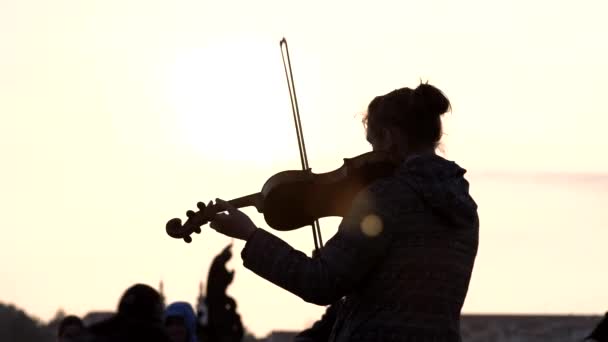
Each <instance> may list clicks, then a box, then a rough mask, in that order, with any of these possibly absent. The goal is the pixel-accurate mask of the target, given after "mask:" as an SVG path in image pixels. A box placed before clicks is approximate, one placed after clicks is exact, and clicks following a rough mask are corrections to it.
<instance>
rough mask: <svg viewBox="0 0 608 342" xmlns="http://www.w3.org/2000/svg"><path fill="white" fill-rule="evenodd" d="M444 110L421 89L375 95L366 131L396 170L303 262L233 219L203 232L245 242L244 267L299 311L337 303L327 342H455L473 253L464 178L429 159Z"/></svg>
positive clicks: (220, 218) (235, 214) (471, 206)
mask: <svg viewBox="0 0 608 342" xmlns="http://www.w3.org/2000/svg"><path fill="white" fill-rule="evenodd" d="M448 110H450V102H449V101H448V99H447V98H446V97H445V96H444V95H443V93H442V92H441V91H440V90H438V89H437V88H435V87H433V86H431V85H429V84H420V85H419V86H418V87H417V88H416V89H410V88H402V89H397V90H394V91H392V92H390V93H388V94H385V95H382V96H378V97H376V98H374V99H373V101H371V103H370V104H369V106H368V110H367V114H366V117H365V119H364V124H365V126H366V130H367V140H368V141H369V142H370V143H371V145H372V146H373V149H374V150H382V151H388V152H390V153H391V154H392V155H393V156H394V157H395V158H396V159H398V160H400V165H399V166H398V167H397V169H396V170H395V172H394V174H393V175H392V176H390V177H387V178H383V179H378V180H376V181H374V182H373V183H372V184H371V185H370V186H368V187H367V188H366V189H364V190H363V191H361V192H360V193H359V194H358V195H357V196H356V198H355V200H354V201H353V203H352V207H351V209H350V213H349V214H348V215H346V216H345V217H344V218H343V220H342V222H341V223H340V226H339V229H338V232H337V233H336V235H335V236H333V237H332V238H331V239H330V240H329V241H328V243H327V244H326V245H325V247H323V248H322V249H321V253H320V256H319V257H317V258H309V257H308V256H306V255H305V254H304V253H302V252H300V251H297V250H294V249H293V248H292V247H290V246H289V245H288V244H287V243H285V242H284V241H282V240H281V239H279V238H277V237H276V236H274V235H272V234H271V233H270V232H268V231H266V230H264V229H261V228H257V227H256V225H255V224H254V223H253V222H252V221H251V220H250V219H249V217H247V216H246V215H245V214H244V213H242V212H241V211H239V210H237V209H235V208H234V207H232V206H231V205H230V204H229V203H227V202H225V201H223V200H221V199H217V201H216V204H215V205H214V206H215V208H209V209H208V210H217V211H225V212H227V213H219V214H216V216H215V217H214V218H213V220H212V222H211V227H212V228H213V229H215V230H217V231H218V232H221V233H223V234H225V235H228V236H231V237H234V238H238V239H242V240H246V241H247V243H246V245H245V247H244V249H243V250H242V252H241V256H242V259H243V262H244V265H245V266H246V267H247V268H249V269H250V270H252V271H253V272H255V273H257V274H258V275H259V276H261V277H263V278H265V279H267V280H269V281H271V282H272V283H274V284H276V285H278V286H281V287H282V288H284V289H286V290H288V291H290V292H292V293H294V294H295V295H297V296H299V297H301V298H302V299H304V300H305V301H307V302H310V303H315V304H319V305H328V304H331V303H334V302H336V301H337V300H339V299H340V298H342V297H344V300H343V302H342V304H341V305H340V308H339V311H338V312H337V314H336V318H335V323H334V325H333V328H332V332H331V334H330V338H329V340H330V341H362V340H365V341H446V342H447V341H460V340H461V337H460V326H459V322H460V311H461V308H462V305H463V302H464V299H465V297H466V294H467V291H468V286H469V281H470V278H471V272H472V269H473V264H474V261H475V257H476V254H477V247H478V232H479V230H478V229H479V220H478V215H477V205H476V204H475V202H474V200H473V199H472V198H471V196H470V195H469V183H468V182H467V181H466V180H465V178H464V174H465V172H466V171H465V170H464V169H463V168H461V167H460V166H458V165H457V164H456V163H454V162H452V161H448V160H446V159H444V158H443V157H441V156H438V155H437V154H435V150H436V149H437V146H438V144H439V141H440V138H441V136H442V123H441V116H442V115H443V114H444V113H446V112H447V111H448Z"/></svg>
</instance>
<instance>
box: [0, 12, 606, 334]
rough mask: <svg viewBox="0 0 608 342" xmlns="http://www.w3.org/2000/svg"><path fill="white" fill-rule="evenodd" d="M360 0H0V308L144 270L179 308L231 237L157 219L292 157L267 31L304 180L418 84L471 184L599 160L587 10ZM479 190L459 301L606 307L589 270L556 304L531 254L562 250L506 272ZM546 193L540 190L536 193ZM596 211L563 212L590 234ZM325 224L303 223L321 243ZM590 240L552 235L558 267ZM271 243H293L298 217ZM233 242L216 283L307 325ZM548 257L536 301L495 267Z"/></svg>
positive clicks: (602, 48)
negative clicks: (434, 100)
mask: <svg viewBox="0 0 608 342" xmlns="http://www.w3.org/2000/svg"><path fill="white" fill-rule="evenodd" d="M361 3H362V2H355V1H340V2H338V1H333V2H329V1H298V2H295V1H275V2H269V1H221V2H220V1H217V2H215V3H214V2H209V1H201V0H196V1H194V0H193V1H151V0H145V1H144V0H142V1H137V0H103V1H101V0H98V1H79V0H72V1H68V0H55V1H43V0H19V1H9V0H0V156H1V158H2V167H1V169H0V170H1V171H0V208H1V209H0V210H1V215H0V217H1V218H2V220H3V222H2V233H3V234H2V236H3V237H2V239H1V242H0V260H1V261H0V276H1V281H0V301H4V302H11V303H16V304H17V305H19V306H20V307H23V308H24V309H26V310H27V311H28V312H30V313H32V314H34V315H36V316H38V317H41V318H43V319H48V318H50V317H51V316H52V315H53V314H54V312H55V311H56V310H57V309H58V308H59V307H63V308H64V309H65V310H66V311H68V312H70V313H76V314H84V313H86V312H87V311H89V310H93V309H99V310H110V309H114V308H115V307H116V303H117V300H118V297H119V296H120V294H121V292H122V291H123V290H124V289H125V288H127V287H128V286H129V285H131V284H132V283H134V282H145V283H149V284H151V285H155V286H156V284H157V283H158V281H159V280H160V279H161V278H162V279H164V281H165V288H166V294H167V297H168V300H170V301H172V300H189V301H191V302H192V301H194V299H195V296H196V294H197V287H198V281H199V279H201V278H206V272H207V270H208V267H209V263H210V261H211V258H212V256H213V255H215V254H216V253H217V252H219V251H220V250H221V249H222V248H223V247H224V246H225V245H226V244H227V243H229V240H228V239H227V238H224V237H222V236H219V235H218V234H217V233H215V232H212V231H209V230H205V231H204V233H203V234H202V235H201V236H197V237H195V241H194V242H193V243H192V244H190V245H186V244H183V243H180V242H179V241H176V240H173V239H171V238H169V237H168V236H167V235H166V234H165V232H164V226H165V222H166V221H167V220H168V219H170V218H172V217H178V216H179V217H182V218H183V217H184V216H185V211H186V210H188V209H194V205H195V203H196V202H197V201H199V200H202V201H207V200H210V199H214V198H216V197H222V198H225V199H229V198H234V197H239V196H242V195H246V194H250V193H253V192H257V191H259V190H260V189H261V187H262V185H263V183H264V181H265V180H266V179H267V178H268V177H269V176H271V175H272V174H274V173H276V172H278V171H282V170H285V169H298V168H299V167H300V164H299V158H298V152H297V144H296V138H295V134H294V125H293V121H292V117H291V111H290V107H289V98H288V92H287V88H286V82H285V78H284V74H283V69H282V68H283V66H282V64H281V56H280V49H279V40H280V39H281V38H282V37H283V36H285V37H286V38H287V40H288V42H289V47H290V52H291V57H292V66H293V68H294V75H295V82H296V90H297V93H298V100H299V103H300V110H301V115H302V120H303V125H304V135H305V138H306V144H307V148H308V154H309V159H310V164H311V166H312V167H313V170H314V171H316V172H325V171H330V170H333V169H335V168H336V167H338V166H340V165H341V160H342V159H341V158H344V157H353V156H356V155H358V154H360V153H363V152H366V151H368V150H369V146H368V145H367V143H366V142H365V139H364V135H363V128H362V125H361V117H360V116H359V113H361V111H362V110H364V108H365V107H366V105H367V103H368V102H369V101H370V100H371V99H372V98H373V97H374V96H376V95H379V94H383V93H386V92H388V91H390V90H393V89H395V88H400V87H403V86H410V87H415V86H416V85H417V83H418V81H419V80H420V79H423V80H429V81H430V83H432V84H434V85H436V86H438V87H439V88H440V89H442V90H443V91H444V92H445V93H446V94H447V95H448V97H449V98H450V99H451V101H452V103H453V108H454V111H453V114H451V115H449V116H448V117H447V119H446V133H447V134H448V136H446V137H445V139H444V142H445V146H444V147H445V153H446V156H447V157H448V158H449V159H452V160H456V161H457V162H458V163H459V164H461V165H463V166H464V167H465V168H467V169H469V170H470V171H471V174H472V175H475V174H482V173H484V172H493V173H495V172H500V173H506V174H512V173H515V172H516V173H528V172H552V173H563V172H577V173H600V174H601V173H606V172H608V158H605V157H604V156H605V154H606V153H605V151H606V149H608V142H607V140H606V139H603V135H604V132H605V130H606V128H605V127H606V126H607V125H608V119H607V117H608V115H607V114H608V113H607V112H606V105H605V100H604V99H605V96H602V95H603V93H604V92H605V91H606V80H607V79H608V63H606V61H607V60H608V44H607V43H606V36H607V33H608V22H606V20H605V15H606V13H608V4H607V3H606V2H605V1H574V0H572V1H556V0H551V1H549V0H543V1H541V0H539V1H524V0H521V1H519V0H518V1H502V2H496V1H494V2H491V1H481V0H479V1H472V0H470V1H394V2H389V1H373V2H371V1H368V2H366V5H362V4H361ZM480 182H481V181H480ZM480 184H481V183H480ZM484 184H488V183H487V182H486V183H484ZM472 186H473V189H475V183H474V182H472ZM499 187H500V186H499ZM488 189H489V188H486V189H483V188H480V187H478V188H477V190H476V191H477V193H478V194H479V198H480V199H483V201H481V203H480V204H483V205H484V206H485V208H488V209H487V211H486V212H485V214H486V216H483V215H482V231H483V233H482V247H481V248H480V257H479V259H478V267H477V268H476V271H475V274H474V277H473V282H472V287H471V292H470V294H469V297H468V299H467V303H466V304H465V311H468V312H586V313H597V312H603V311H605V309H606V306H607V305H608V296H607V295H606V294H605V288H606V285H608V278H607V277H606V276H602V277H603V278H601V279H589V278H587V279H586V280H585V282H586V284H587V285H581V286H587V287H584V288H581V291H580V292H584V295H583V296H576V295H575V294H573V293H570V295H566V296H562V297H560V295H559V294H560V293H564V292H566V291H571V289H572V288H573V287H576V286H577V284H575V283H572V282H559V281H555V279H558V278H559V277H561V276H562V275H563V272H564V270H563V269H560V268H559V267H556V266H555V264H552V260H553V259H551V258H546V257H547V256H548V255H555V256H556V257H557V256H559V255H562V254H563V253H562V254H560V250H562V249H560V248H561V247H560V248H557V247H556V245H555V244H553V243H545V242H546V241H542V240H538V241H537V240H534V239H532V240H530V239H528V240H526V241H527V243H528V245H525V246H527V247H528V248H526V247H522V248H521V249H520V251H521V254H519V256H518V258H516V260H517V261H514V262H517V267H515V268H513V269H510V268H509V267H510V266H512V264H510V263H509V262H507V261H506V260H505V259H504V258H505V257H504V252H505V248H506V247H505V245H504V242H505V241H507V240H505V235H504V234H505V232H504V231H501V232H500V233H499V232H498V231H497V229H496V228H493V227H492V225H490V224H488V223H492V222H497V224H498V223H499V222H500V221H501V219H500V216H501V215H503V212H502V211H501V208H499V207H497V204H496V203H498V202H496V201H493V200H492V199H493V198H498V197H499V196H498V194H497V193H490V190H488ZM510 189H513V188H510ZM521 189H522V192H524V193H525V192H526V191H527V190H526V189H528V188H525V187H522V188H521ZM547 189H548V190H547ZM547 189H545V190H547V191H548V192H546V193H545V192H542V193H536V194H535V195H536V196H537V197H538V201H540V202H544V201H545V200H549V199H551V192H550V188H547ZM606 190H608V189H606V187H605V186H604V187H602V188H597V189H595V192H592V193H591V194H592V195H593V194H594V195H597V196H599V195H598V192H600V195H601V194H605V193H606ZM493 196H494V197H493ZM484 201H485V202H484ZM503 201H504V200H503ZM478 202H479V200H478ZM499 202H500V201H499ZM500 203H503V202H500ZM595 205H596V207H593V208H596V209H589V210H588V212H584V213H583V212H582V211H579V212H576V211H574V212H572V211H571V209H572V208H567V210H568V211H569V213H571V214H573V215H576V214H577V213H578V214H580V215H583V214H584V215H587V216H588V215H591V216H592V217H593V219H594V220H595V221H594V222H595V224H596V226H604V227H605V225H606V222H607V221H608V218H607V217H606V215H605V214H604V213H603V210H602V209H601V208H600V207H599V206H597V203H595ZM588 208H589V207H588ZM520 209H521V210H523V211H525V210H526V208H520ZM565 210H566V209H565ZM600 211H601V213H600ZM246 212H248V213H250V214H252V217H253V218H254V219H255V220H256V222H258V224H259V225H261V226H264V222H263V219H262V218H261V216H259V215H258V214H256V213H255V211H254V210H251V209H246ZM528 212H529V210H528ZM482 214H483V212H482ZM530 215H532V214H530ZM484 218H486V220H485V221H484ZM524 220H525V219H524ZM574 222H576V221H574ZM337 223H338V221H336V220H335V219H328V220H324V221H322V223H321V225H322V227H324V228H325V229H324V232H325V233H324V237H325V239H327V238H329V237H330V236H331V235H332V234H333V233H334V232H335V226H336V225H337ZM484 223H486V225H485V226H484ZM568 228H569V227H567V226H564V227H563V229H564V231H565V230H566V229H568ZM493 229H494V230H493ZM506 229H508V227H507V228H506ZM562 233H563V232H562ZM484 234H485V235H484ZM501 234H502V235H501ZM599 234H601V235H599V237H598V238H595V239H594V238H592V237H591V238H590V237H587V238H588V239H589V240H592V241H580V245H574V246H568V248H569V249H568V251H569V252H570V253H571V254H569V255H568V260H570V262H571V265H570V266H571V268H572V269H573V270H576V269H578V270H581V266H580V265H582V264H586V263H588V262H589V260H598V259H599V260H601V258H602V255H601V253H600V252H599V251H600V250H601V249H602V248H603V246H604V245H605V241H606V240H605V238H608V236H607V235H606V233H605V232H602V233H599ZM278 235H279V236H281V237H282V238H283V239H285V240H287V241H288V242H290V243H291V244H292V245H294V246H295V247H297V248H299V249H301V250H303V251H306V252H310V251H311V250H312V248H313V245H312V239H311V236H310V235H311V233H310V231H309V230H308V229H306V230H301V231H295V232H288V233H281V234H278ZM559 236H561V237H560V240H559V241H558V243H562V244H565V243H567V242H568V241H569V239H571V238H572V237H571V236H569V235H568V234H566V233H563V234H561V235H559ZM484 238H485V240H484ZM507 238H508V239H512V240H508V241H509V242H513V243H519V242H521V240H519V242H517V241H516V235H515V236H509V237H507ZM536 238H538V239H540V237H538V236H537V237H536ZM484 241H485V243H486V244H485V245H484ZM601 241H604V243H600V242H601ZM532 242H538V243H532ZM590 243H591V245H590ZM593 243H595V245H593ZM594 246H596V247H597V248H596V249H597V251H595V252H593V251H594V248H595V247H594ZM562 247H563V246H562ZM241 248H242V244H241V243H236V244H235V248H234V252H235V258H234V259H233V261H232V262H231V265H230V266H231V267H233V268H235V269H236V270H237V276H236V279H235V282H234V284H233V285H232V286H231V287H230V289H229V292H230V294H231V295H233V296H234V297H235V298H236V299H237V301H238V303H239V311H240V312H241V314H242V316H243V319H244V323H245V324H246V326H247V327H248V328H249V329H250V330H252V331H253V332H254V333H256V334H258V335H263V334H265V333H267V332H269V331H271V330H274V329H279V330H280V329H300V328H302V327H304V326H306V325H307V324H309V323H310V322H312V321H313V320H315V319H316V318H318V317H319V316H320V314H321V312H322V311H323V308H319V307H315V306H313V305H310V304H306V303H304V302H302V301H301V300H300V299H299V298H297V297H295V296H293V295H290V294H288V293H286V292H285V291H283V290H280V289H278V288H277V287H275V286H274V285H271V284H269V283H267V282H265V281H264V280H262V279H260V278H258V277H257V276H255V275H254V274H252V273H251V272H249V271H248V270H246V269H244V268H243V267H242V266H241V261H240V257H239V255H238V254H239V252H240V250H241ZM590 251H591V252H590ZM539 255H543V256H544V257H543V258H541V259H538V258H537V259H534V258H535V257H536V256H539ZM545 258H546V259H545ZM594 258H595V259H594ZM532 259H534V260H536V263H534V262H532V263H529V260H532ZM595 262H596V263H597V262H599V261H595ZM549 264H550V265H552V267H550V268H549V269H548V270H545V273H544V276H543V277H542V278H541V279H537V280H535V281H534V282H533V283H534V284H533V287H534V289H536V291H534V292H527V291H526V287H525V286H524V285H522V283H525V281H524V280H521V278H517V276H515V274H517V275H522V276H523V275H526V276H532V275H535V276H538V268H535V267H545V266H547V265H549ZM495 265H501V267H502V268H501V269H499V270H497V269H496V268H495V267H494V266H495ZM526 265H528V268H526ZM515 269H517V270H518V271H516V270H515ZM582 269H584V270H586V271H580V272H583V273H581V274H580V275H579V276H581V277H590V276H592V275H593V276H597V275H595V274H594V273H593V271H592V269H591V268H584V267H583V268H582ZM510 271H512V272H515V273H513V274H514V276H513V277H510V276H508V275H505V273H508V272H510ZM517 272H519V273H517ZM584 272H586V273H584ZM556 277H557V278H556ZM509 279H510V280H512V283H509ZM518 279H519V280H518ZM505 280H506V281H505ZM505 283H506V285H505ZM501 286H502V287H501ZM509 288H511V289H515V288H516V289H517V292H513V293H512V294H513V295H510V293H509V292H508V291H509V290H508V289H509ZM547 288H550V290H549V291H548V292H547V291H543V289H547ZM497 291H502V293H500V295H497ZM514 291H515V290H514ZM515 294H517V296H516V295H515ZM543 294H544V295H545V296H543ZM551 296H553V297H551Z"/></svg>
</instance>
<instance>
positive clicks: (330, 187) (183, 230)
mask: <svg viewBox="0 0 608 342" xmlns="http://www.w3.org/2000/svg"><path fill="white" fill-rule="evenodd" d="M397 164H398V161H397V160H395V159H393V158H391V156H390V155H389V154H387V153H385V152H368V153H365V154H362V155H360V156H357V157H355V158H345V159H344V164H343V165H342V166H341V167H340V168H338V169H336V170H334V171H331V172H327V173H319V174H315V173H313V172H312V170H311V169H308V170H303V171H302V170H298V171H296V170H288V171H282V172H279V173H277V174H275V175H273V176H272V177H270V178H269V179H268V180H267V181H266V183H264V185H263V187H262V191H260V192H259V193H257V194H251V195H247V196H244V197H240V198H237V199H234V200H231V201H229V202H230V203H231V204H232V205H234V206H235V207H237V208H242V207H246V206H254V207H256V209H257V210H258V212H260V213H263V215H264V219H265V220H266V223H267V224H268V226H270V227H271V228H273V229H276V230H279V231H289V230H294V229H298V228H301V227H305V226H308V225H311V224H312V223H313V222H314V221H315V220H317V219H320V218H323V217H331V216H338V217H344V216H345V215H346V214H347V213H348V211H349V209H350V207H351V204H352V201H353V199H354V198H355V196H356V195H357V194H358V193H359V192H360V191H361V190H363V189H364V188H365V187H366V186H367V185H369V184H370V183H371V182H373V181H374V180H376V179H378V178H383V177H387V176H390V175H391V174H392V173H393V172H394V170H395V168H396V166H397ZM197 207H198V208H199V211H198V212H193V211H191V210H190V211H188V212H187V216H188V220H187V221H186V222H185V223H184V224H183V225H182V224H181V220H180V219H177V218H174V219H172V220H170V221H169V222H167V225H166V231H167V234H168V235H169V236H171V237H173V238H179V239H184V240H185V241H186V242H190V241H192V238H191V237H190V235H191V234H192V233H200V231H201V229H200V227H201V226H202V225H204V224H206V223H207V222H209V220H210V218H211V217H206V216H205V212H206V210H205V209H206V206H205V204H204V203H202V202H199V203H198V204H197ZM207 215H209V216H211V215H215V213H214V212H213V213H207Z"/></svg>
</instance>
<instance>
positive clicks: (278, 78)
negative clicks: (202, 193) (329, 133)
mask: <svg viewBox="0 0 608 342" xmlns="http://www.w3.org/2000/svg"><path fill="white" fill-rule="evenodd" d="M280 53H281V52H280V48H279V42H278V40H277V41H276V42H274V41H272V42H271V41H269V40H264V39H260V38H242V37H241V38H239V39H225V40H222V41H221V42H216V43H213V44H207V45H205V46H203V47H199V48H190V49H184V50H182V51H180V52H179V53H178V55H177V56H176V58H175V60H174V63H172V65H171V67H170V72H169V78H170V79H169V82H168V84H169V89H168V92H169V97H170V104H171V107H172V109H173V112H174V113H173V114H174V116H175V118H174V122H175V125H176V130H177V132H176V137H175V139H176V140H179V141H180V142H183V143H184V145H185V146H186V147H187V148H192V149H195V150H196V151H197V153H201V154H204V156H205V157H207V158H213V159H222V160H232V161H244V162H249V163H250V162H260V163H265V162H268V161H270V160H272V159H274V158H280V157H281V156H284V155H293V153H294V146H292V145H294V144H295V143H296V138H295V131H294V130H295V129H294V126H293V122H292V120H293V119H292V114H291V107H290V104H289V103H290V102H289V92H288V90H287V83H286V79H285V74H284V70H283V65H282V61H281V54H280ZM295 148H297V146H296V147H295Z"/></svg>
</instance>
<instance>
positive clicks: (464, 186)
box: [397, 154, 479, 229]
mask: <svg viewBox="0 0 608 342" xmlns="http://www.w3.org/2000/svg"><path fill="white" fill-rule="evenodd" d="M397 172H398V173H400V176H403V179H405V180H406V182H407V183H408V185H409V186H410V187H411V188H412V189H413V190H414V192H416V193H417V194H418V195H419V196H420V197H421V198H422V199H423V200H424V202H425V203H426V204H428V205H429V206H430V207H431V208H432V210H433V211H434V212H436V213H437V215H439V216H440V217H442V218H443V219H445V220H447V221H448V222H449V223H450V226H452V227H455V228H459V229H467V228H468V229H471V228H478V227H479V217H478V215H477V204H476V203H475V201H474V200H473V198H472V197H471V196H470V194H469V182H468V181H467V180H466V179H465V178H464V174H465V173H466V170H465V169H463V168H462V167H460V166H458V164H456V163H455V162H453V161H449V160H446V159H444V158H443V157H441V156H438V155H435V154H429V155H414V156H411V157H409V158H407V159H406V160H405V161H404V162H403V163H402V164H401V165H400V166H399V168H398V171H397Z"/></svg>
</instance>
